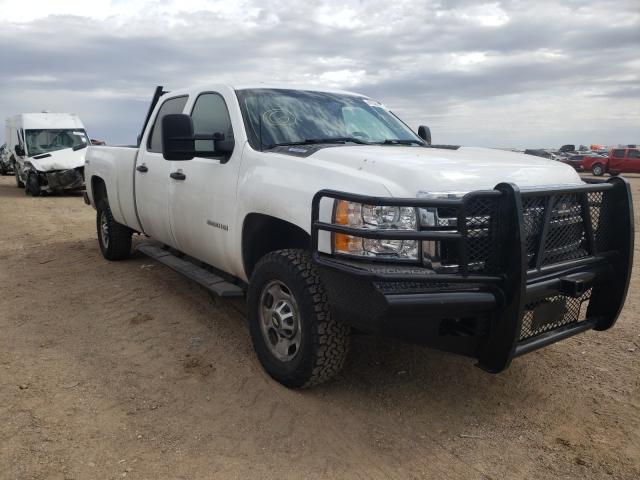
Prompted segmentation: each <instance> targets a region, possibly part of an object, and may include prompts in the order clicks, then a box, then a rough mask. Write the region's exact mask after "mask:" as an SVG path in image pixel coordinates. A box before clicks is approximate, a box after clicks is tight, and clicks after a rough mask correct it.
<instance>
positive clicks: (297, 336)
mask: <svg viewBox="0 0 640 480" xmlns="http://www.w3.org/2000/svg"><path fill="white" fill-rule="evenodd" d="M420 133H421V135H418V134H416V133H414V132H413V131H412V130H411V129H410V128H409V127H408V126H407V125H406V124H404V123H403V122H402V121H401V120H400V119H399V118H398V117H397V116H396V115H395V114H393V112H391V111H390V110H389V109H388V108H387V107H385V106H384V105H383V104H382V103H380V102H378V101H376V100H373V99H371V98H368V97H366V96H364V95H360V94H357V93H352V92H345V91H337V90H328V89H318V88H312V87H303V88H292V87H282V86H265V85H255V86H230V85H213V86H211V87H210V88H207V89H185V90H179V91H173V92H167V91H165V90H164V89H162V88H161V87H158V88H157V89H156V93H155V95H154V100H153V101H152V104H151V107H150V108H149V112H148V115H147V118H146V120H145V122H144V128H143V131H142V133H141V134H140V135H139V136H138V145H136V146H132V147H100V146H92V147H90V148H89V151H88V154H87V158H86V164H85V172H86V176H87V192H86V202H87V203H88V204H90V205H92V206H93V207H94V208H96V210H97V212H96V228H97V233H98V244H99V247H100V250H101V252H102V254H103V256H104V257H105V258H106V259H108V260H123V259H125V258H127V257H128V256H129V255H130V253H131V248H132V235H133V234H134V233H136V232H137V233H141V234H144V235H146V236H147V237H150V239H151V241H145V242H142V243H140V244H139V245H138V249H139V250H140V251H142V252H143V253H146V254H148V255H151V256H152V257H153V258H155V259H156V260H158V261H160V262H161V263H164V264H165V265H167V266H169V267H171V268H173V269H175V270H177V271H179V272H181V273H183V274H185V275H186V276H187V277H189V278H190V279H192V280H194V281H196V282H198V283H199V284H200V285H202V286H204V287H205V288H207V289H209V290H210V291H212V292H215V293H218V294H220V295H223V296H224V295H245V294H246V298H247V304H248V322H249V329H250V333H251V338H252V342H253V345H254V349H255V350H256V352H257V355H258V358H259V360H260V362H261V364H262V365H263V367H264V368H265V370H266V371H267V372H268V373H269V374H270V375H271V376H272V377H273V378H274V379H276V380H277V381H279V382H281V383H282V384H284V385H286V386H289V387H295V388H300V387H307V386H311V385H315V384H318V383H320V382H322V381H325V380H327V379H329V378H331V377H332V376H334V375H335V374H336V373H337V372H338V371H339V370H340V369H341V367H342V365H343V364H344V361H345V358H346V354H347V351H348V345H349V336H350V333H351V332H352V330H357V331H360V332H368V333H371V334H379V335H391V336H396V337H400V338H404V339H407V340H409V341H412V342H415V343H419V344H423V345H426V346H430V347H432V348H438V349H441V350H445V351H448V352H453V353H457V354H460V355H465V356H467V357H471V358H474V359H476V360H477V362H478V365H479V366H480V367H481V368H483V369H484V370H486V371H488V372H493V373H497V372H500V371H503V370H504V369H506V368H507V367H508V366H509V365H510V363H511V362H512V360H513V359H514V358H516V357H519V356H521V355H524V354H526V353H528V352H531V351H533V350H536V349H538V348H542V347H544V346H546V345H549V344H551V343H554V342H557V341H560V340H562V339H564V338H567V337H569V336H571V335H575V334H577V333H580V332H583V331H586V330H590V329H596V330H605V329H607V328H610V327H611V326H613V324H614V323H615V320H616V318H617V317H618V314H619V312H620V309H621V308H622V305H623V303H624V299H625V297H626V290H627V287H628V283H629V275H630V269H631V258H632V252H633V215H632V211H631V197H630V190H629V187H628V184H627V183H626V182H625V181H624V180H623V179H619V178H615V179H611V180H610V181H608V182H595V181H589V182H585V181H583V180H582V179H581V178H580V176H579V175H578V174H577V173H576V172H575V170H574V169H573V168H571V167H570V166H568V165H564V164H562V163H560V162H555V161H551V160H547V159H544V158H538V157H533V156H530V155H522V154H517V153H513V152H506V151H498V150H493V149H482V148H472V147H460V146H452V145H442V146H439V145H435V144H431V139H430V134H429V133H428V129H426V128H421V129H420ZM614 211H615V212H616V215H615V216H613V215H612V214H611V212H614ZM613 232H615V235H614V234H613Z"/></svg>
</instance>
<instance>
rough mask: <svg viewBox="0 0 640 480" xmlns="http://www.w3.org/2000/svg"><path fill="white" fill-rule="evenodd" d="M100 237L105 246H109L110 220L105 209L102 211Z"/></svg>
mask: <svg viewBox="0 0 640 480" xmlns="http://www.w3.org/2000/svg"><path fill="white" fill-rule="evenodd" d="M100 239H101V240H102V245H103V246H104V248H109V222H108V221H107V213H106V212H104V211H103V212H101V213H100Z"/></svg>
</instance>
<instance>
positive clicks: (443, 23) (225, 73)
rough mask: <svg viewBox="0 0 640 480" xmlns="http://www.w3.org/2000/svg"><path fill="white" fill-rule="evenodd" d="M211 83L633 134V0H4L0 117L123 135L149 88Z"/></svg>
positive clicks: (484, 141) (451, 122) (439, 137)
mask: <svg viewBox="0 0 640 480" xmlns="http://www.w3.org/2000/svg"><path fill="white" fill-rule="evenodd" d="M220 82H229V83H232V84H233V83H251V82H272V83H273V82H278V83H297V84H300V83H303V84H313V85H325V86H330V87H341V88H345V89H349V90H354V91H359V92H361V93H365V94H367V95H370V96H372V97H374V98H376V99H378V100H380V101H382V102H383V103H384V104H385V105H387V106H388V107H389V108H391V109H392V110H393V111H394V112H396V113H397V114H398V115H399V116H401V117H402V118H404V119H405V120H406V121H407V122H408V123H409V124H410V125H411V126H414V127H417V125H419V124H427V125H430V126H431V129H432V132H433V136H434V141H435V142H438V143H457V144H464V145H482V146H515V147H539V146H543V147H558V146H560V145H562V144H564V143H584V144H589V143H599V144H617V143H631V142H640V1H638V0H611V1H601V2H596V1H589V0H565V1H562V2H545V1H539V0H536V1H504V2H490V3H485V4H482V3H481V2H478V1H465V0H452V1H445V0H441V1H431V0H412V1H402V0H394V1H389V0H382V1H381V0H368V1H357V0H339V1H324V0H316V1H313V2H301V1H286V0H236V1H233V0H221V1H218V0H209V1H207V0H180V1H174V0H149V1H147V0H112V1H109V0H92V1H90V2H87V1H85V0H56V1H30V0H0V118H4V117H6V116H7V115H9V114H14V113H19V112H26V111H40V110H43V109H48V110H51V111H71V112H74V113H77V114H79V115H80V116H81V117H82V119H83V120H84V122H85V125H86V127H87V130H88V131H89V134H90V135H91V136H92V137H94V138H100V139H104V140H106V141H107V142H109V143H112V144H117V143H132V142H134V139H135V137H136V135H137V133H138V130H139V128H140V125H141V122H142V121H143V118H144V114H145V112H146V108H147V104H148V101H149V98H150V96H151V93H152V90H153V87H154V86H155V85H165V86H166V87H167V88H169V89H171V88H181V87H185V86H188V85H196V84H206V83H220ZM2 136H3V134H0V138H1V137H2Z"/></svg>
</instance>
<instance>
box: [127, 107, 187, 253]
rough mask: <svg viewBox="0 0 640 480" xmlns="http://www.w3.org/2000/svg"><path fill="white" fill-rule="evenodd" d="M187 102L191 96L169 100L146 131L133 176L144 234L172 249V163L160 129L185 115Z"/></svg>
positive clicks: (174, 243)
mask: <svg viewBox="0 0 640 480" xmlns="http://www.w3.org/2000/svg"><path fill="white" fill-rule="evenodd" d="M187 100H188V96H186V95H183V96H177V97H171V98H167V99H166V100H164V101H163V102H162V103H161V104H160V107H159V108H158V109H157V112H158V113H157V115H156V117H155V120H154V121H153V125H152V127H151V128H147V132H146V133H145V135H144V136H143V138H142V142H141V144H140V153H139V154H138V158H137V159H136V171H135V173H134V175H135V200H136V207H137V210H138V217H139V218H140V223H141V224H142V228H143V230H144V233H146V234H147V235H149V236H150V237H152V238H154V239H156V240H158V241H160V242H162V243H165V244H167V245H171V246H173V247H175V246H176V242H175V239H174V238H173V236H172V235H171V228H170V223H169V181H170V180H171V179H170V178H169V175H170V173H171V162H169V161H167V160H165V159H164V157H163V156H162V138H161V132H160V126H161V121H162V118H163V117H164V116H165V115H168V114H170V113H183V111H184V107H185V105H186V104H187Z"/></svg>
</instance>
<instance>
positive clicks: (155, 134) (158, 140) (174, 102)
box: [147, 95, 189, 153]
mask: <svg viewBox="0 0 640 480" xmlns="http://www.w3.org/2000/svg"><path fill="white" fill-rule="evenodd" d="M188 99H189V96H188V95H184V96H181V97H173V98H169V99H168V100H165V101H164V103H163V104H162V105H161V106H160V109H159V110H158V115H156V118H155V120H154V121H153V127H151V133H150V134H149V137H148V138H147V151H149V152H154V153H162V135H161V132H160V129H161V127H162V119H163V118H164V117H165V116H166V115H169V114H172V113H183V111H184V106H185V105H186V104H187V100H188Z"/></svg>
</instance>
